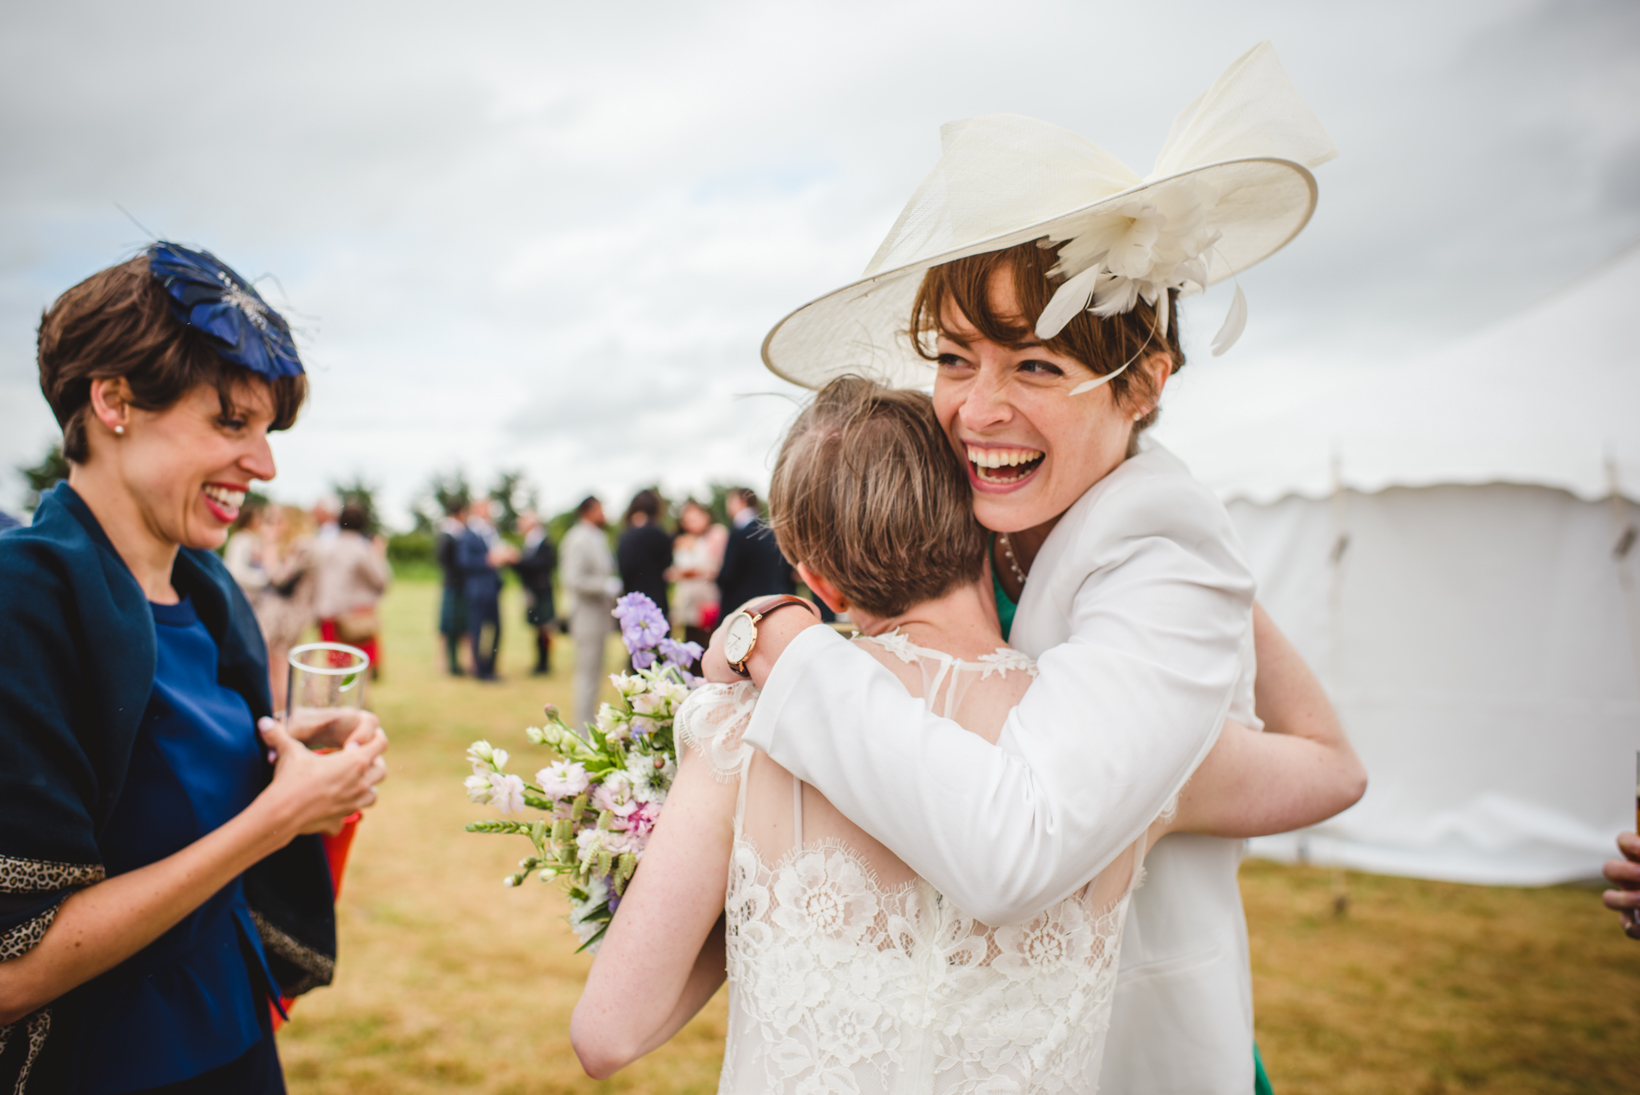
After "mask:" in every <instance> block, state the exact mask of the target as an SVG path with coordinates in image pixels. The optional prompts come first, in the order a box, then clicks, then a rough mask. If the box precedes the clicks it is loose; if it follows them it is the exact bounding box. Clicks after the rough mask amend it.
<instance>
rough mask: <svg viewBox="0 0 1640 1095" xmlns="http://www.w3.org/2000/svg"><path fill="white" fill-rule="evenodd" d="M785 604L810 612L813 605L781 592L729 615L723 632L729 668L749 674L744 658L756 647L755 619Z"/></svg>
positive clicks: (779, 608) (777, 610)
mask: <svg viewBox="0 0 1640 1095" xmlns="http://www.w3.org/2000/svg"><path fill="white" fill-rule="evenodd" d="M787 605H802V606H803V607H804V608H806V609H809V610H810V611H811V612H812V611H813V610H814V606H813V605H811V604H809V602H807V601H805V600H804V599H803V598H801V597H793V596H792V595H791V594H789V593H782V594H781V595H780V596H778V597H770V598H769V599H768V600H767V601H764V602H763V603H762V604H760V605H752V606H749V607H747V608H743V609H741V610H740V611H739V612H736V613H734V614H733V615H732V616H730V617H729V622H728V623H727V624H726V625H725V627H726V628H727V630H725V631H724V633H723V656H724V657H725V658H727V659H729V668H730V669H733V670H734V671H735V672H736V673H739V674H740V675H741V676H742V677H749V676H751V674H750V673H748V672H747V671H746V659H747V658H750V657H751V656H752V651H753V649H755V648H756V647H757V621H759V620H761V619H762V618H763V617H765V616H767V615H768V614H769V613H771V612H779V611H780V610H781V609H783V608H785V607H786V606H787Z"/></svg>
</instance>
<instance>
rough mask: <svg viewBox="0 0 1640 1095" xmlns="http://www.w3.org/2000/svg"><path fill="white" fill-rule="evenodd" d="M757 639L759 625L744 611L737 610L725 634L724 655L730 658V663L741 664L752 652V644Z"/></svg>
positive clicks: (730, 618)
mask: <svg viewBox="0 0 1640 1095" xmlns="http://www.w3.org/2000/svg"><path fill="white" fill-rule="evenodd" d="M756 641H757V625H756V624H754V623H752V618H751V617H750V616H748V615H746V613H744V612H737V613H735V614H734V615H733V616H730V617H729V630H728V632H727V633H726V634H725V635H724V636H723V656H724V657H725V658H728V659H729V664H730V665H739V664H740V663H741V662H743V661H745V660H746V656H747V655H749V654H750V653H751V652H752V644H753V643H754V642H756Z"/></svg>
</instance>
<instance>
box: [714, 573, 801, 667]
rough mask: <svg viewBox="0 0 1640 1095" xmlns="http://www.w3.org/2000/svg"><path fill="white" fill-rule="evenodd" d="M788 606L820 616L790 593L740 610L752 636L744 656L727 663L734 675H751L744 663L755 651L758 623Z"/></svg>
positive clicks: (799, 598)
mask: <svg viewBox="0 0 1640 1095" xmlns="http://www.w3.org/2000/svg"><path fill="white" fill-rule="evenodd" d="M788 605H802V606H803V607H804V608H806V609H808V610H809V611H810V612H813V613H814V615H815V617H816V618H818V617H819V615H820V613H819V611H818V610H816V609H815V607H814V606H813V605H812V604H810V603H809V602H808V601H805V600H804V599H803V598H801V597H796V596H793V595H792V594H790V593H782V594H779V595H778V596H774V597H770V598H769V599H768V600H767V601H764V602H763V603H762V604H756V605H747V606H746V607H745V608H742V609H740V610H739V611H741V612H744V613H746V615H747V616H748V617H749V618H750V619H751V621H752V632H753V634H752V645H751V646H750V647H749V648H748V649H747V651H746V656H745V657H744V658H742V659H741V660H740V661H738V662H730V663H729V668H730V669H733V670H734V671H735V672H736V673H739V674H740V675H741V676H742V677H749V676H751V674H750V673H749V672H747V670H746V662H747V661H748V660H749V659H750V658H751V656H752V651H754V650H756V649H757V633H756V632H757V623H758V621H759V620H762V619H763V618H764V617H766V616H768V614H769V613H771V612H779V611H780V610H781V609H783V608H785V607H787V606H788Z"/></svg>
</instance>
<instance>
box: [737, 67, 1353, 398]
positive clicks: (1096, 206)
mask: <svg viewBox="0 0 1640 1095" xmlns="http://www.w3.org/2000/svg"><path fill="white" fill-rule="evenodd" d="M941 138H942V141H943V144H944V150H943V153H942V155H941V156H940V160H939V162H938V163H937V164H936V165H935V166H934V170H933V171H932V172H931V173H930V174H929V176H928V178H926V179H925V180H924V181H923V183H922V185H921V186H920V187H918V189H917V192H916V193H915V194H914V195H913V196H912V198H911V201H910V202H909V203H908V204H907V205H906V207H905V210H904V211H903V212H901V214H900V217H899V219H898V220H897V221H895V223H894V227H893V228H892V229H890V230H889V234H888V237H887V239H885V240H884V241H883V245H882V246H881V247H880V248H878V251H877V254H876V256H875V257H874V258H873V259H872V260H871V263H870V265H868V266H867V267H866V270H865V276H864V277H863V278H861V280H859V281H856V282H854V283H853V284H850V285H846V286H844V287H843V288H841V289H838V290H836V291H835V292H832V293H828V294H826V295H825V296H823V297H821V298H819V299H818V300H815V301H812V302H811V303H809V304H805V305H804V306H803V307H801V308H799V309H797V310H796V311H795V312H792V313H791V314H790V315H788V316H787V317H786V318H785V319H782V320H781V321H780V322H779V323H777V324H775V326H774V329H773V330H771V331H770V332H769V334H768V337H766V338H765V339H764V340H763V362H764V364H766V365H767V366H768V367H769V369H770V370H771V371H773V372H774V373H775V374H776V375H778V376H781V377H783V378H785V379H786V380H789V381H791V382H792V383H794V384H799V385H802V386H803V387H806V388H820V387H823V386H824V385H825V384H826V383H827V382H828V381H830V380H832V379H834V378H836V377H838V376H843V375H846V374H854V375H857V376H865V377H869V378H871V379H873V380H876V381H879V382H880V383H883V384H887V385H890V386H893V387H902V388H918V387H927V386H928V385H930V384H932V383H933V379H934V369H933V366H932V364H931V363H930V362H928V361H927V360H925V359H924V358H922V357H921V356H919V355H918V354H917V352H916V350H915V348H914V346H913V344H912V341H911V337H910V334H909V331H908V328H909V325H910V319H911V307H912V304H913V303H914V301H915V300H916V296H917V290H918V288H919V287H920V286H921V284H922V279H923V275H924V274H925V273H926V272H927V271H928V270H929V269H930V268H932V267H934V266H938V265H941V264H942V263H947V262H951V261H953V260H955V259H959V258H966V257H968V256H970V255H980V254H985V253H986V252H989V251H1000V250H1004V249H1006V248H1009V247H1014V246H1016V245H1018V244H1021V243H1028V242H1030V241H1032V240H1040V239H1044V238H1046V239H1050V240H1053V241H1056V242H1057V241H1062V240H1071V241H1072V243H1071V244H1068V245H1067V247H1066V248H1065V249H1064V250H1063V251H1062V256H1063V255H1065V254H1069V253H1071V250H1072V248H1074V247H1075V246H1076V242H1075V241H1077V240H1078V239H1079V238H1081V237H1086V238H1089V239H1092V238H1095V237H1098V238H1106V237H1110V236H1112V234H1113V233H1114V234H1115V236H1116V237H1117V238H1119V239H1120V240H1121V241H1122V244H1123V246H1125V247H1126V250H1124V251H1123V254H1122V256H1121V257H1120V258H1118V259H1116V260H1114V262H1113V261H1112V260H1109V259H1107V260H1105V261H1106V266H1107V268H1108V267H1109V266H1110V265H1116V266H1119V267H1122V268H1123V269H1125V270H1127V271H1128V272H1129V273H1133V274H1135V275H1137V274H1139V273H1140V270H1139V267H1142V266H1143V264H1144V263H1146V262H1151V266H1150V267H1148V268H1147V269H1148V270H1149V272H1150V273H1151V274H1152V275H1153V276H1152V277H1151V279H1150V280H1148V281H1147V280H1144V278H1143V277H1139V276H1136V277H1135V278H1134V280H1136V281H1138V282H1139V283H1140V284H1142V285H1144V286H1147V287H1148V288H1149V290H1151V291H1150V292H1147V293H1146V294H1145V299H1147V300H1148V299H1151V297H1152V295H1153V292H1154V291H1155V290H1156V289H1157V288H1162V289H1165V288H1169V287H1171V288H1179V289H1181V290H1182V291H1184V292H1187V293H1188V292H1194V291H1200V290H1201V289H1203V288H1205V287H1206V286H1208V285H1212V284H1214V283H1215V282H1218V281H1222V280H1223V279H1225V278H1227V277H1230V276H1232V275H1233V274H1236V273H1238V272H1240V271H1242V270H1245V269H1247V268H1248V267H1249V266H1252V265H1253V264H1254V263H1257V262H1259V261H1261V260H1263V259H1265V258H1268V257H1269V256H1270V255H1273V254H1275V253H1276V252H1277V251H1279V250H1281V248H1282V247H1284V246H1286V244H1287V243H1288V241H1290V240H1291V239H1292V238H1293V237H1294V236H1296V235H1298V233H1299V232H1300V231H1301V230H1302V229H1303V228H1304V226H1305V225H1306V224H1308V223H1309V220H1310V216H1311V214H1312V213H1313V212H1314V211H1315V204H1316V185H1315V176H1314V175H1312V174H1310V168H1312V167H1315V166H1318V165H1319V164H1322V163H1325V162H1326V161H1327V160H1330V159H1332V158H1333V157H1334V156H1336V155H1337V154H1338V152H1337V149H1336V148H1334V147H1333V144H1332V141H1331V140H1329V139H1328V137H1327V134H1326V132H1325V131H1324V130H1323V129H1322V128H1321V124H1320V122H1318V121H1317V120H1316V118H1315V116H1314V115H1313V114H1312V113H1310V110H1309V108H1308V107H1307V106H1305V105H1304V101H1303V100H1302V99H1300V98H1299V96H1298V92H1297V91H1296V90H1294V88H1293V86H1292V84H1291V83H1290V82H1289V81H1288V79H1287V76H1286V73H1285V72H1284V71H1283V70H1282V68H1281V63H1280V61H1278V60H1277V59H1276V55H1275V50H1274V49H1272V48H1271V46H1270V44H1269V43H1268V42H1261V43H1260V44H1259V45H1257V46H1255V47H1253V49H1251V50H1249V51H1248V52H1247V53H1246V54H1244V55H1243V56H1242V57H1241V58H1239V59H1238V60H1237V61H1236V62H1235V63H1234V64H1232V65H1231V66H1230V67H1229V68H1228V69H1227V70H1225V72H1224V73H1223V74H1222V75H1221V76H1220V77H1219V78H1218V80H1216V81H1215V82H1214V84H1213V86H1212V87H1211V88H1209V89H1208V90H1207V91H1206V92H1205V93H1204V94H1202V95H1201V96H1199V97H1198V98H1197V99H1196V100H1195V101H1194V102H1192V103H1191V104H1190V105H1189V106H1187V107H1185V108H1184V110H1182V111H1181V112H1180V113H1179V115H1178V117H1176V118H1175V119H1174V121H1173V128H1172V130H1171V132H1170V133H1169V134H1168V139H1167V142H1166V144H1165V145H1164V146H1163V148H1162V152H1161V155H1159V156H1158V157H1157V159H1156V167H1155V170H1154V171H1152V172H1151V174H1150V175H1149V176H1148V177H1144V178H1141V177H1140V176H1139V175H1137V174H1136V173H1134V172H1133V171H1132V170H1130V169H1129V168H1128V167H1126V166H1125V165H1124V164H1122V163H1121V162H1120V161H1119V160H1117V159H1116V158H1115V157H1114V156H1112V155H1111V154H1110V153H1108V152H1106V151H1104V150H1103V149H1101V148H1099V147H1098V146H1097V145H1095V144H1093V143H1092V142H1090V141H1088V140H1086V139H1085V138H1082V137H1080V136H1077V135H1076V134H1074V133H1071V132H1069V131H1068V130H1065V129H1061V128H1059V127H1058V126H1054V125H1049V124H1048V123H1046V122H1040V121H1037V120H1035V119H1033V118H1025V117H1021V116H1019V115H1013V114H989V115H984V116H982V117H978V118H971V119H968V120H966V121H962V122H953V123H950V124H947V125H946V126H944V127H942V129H941ZM1146 218H1149V221H1148V226H1149V227H1151V228H1154V227H1155V225H1157V224H1160V225H1161V229H1160V233H1159V236H1158V235H1156V233H1154V232H1152V233H1151V236H1155V238H1151V236H1146V235H1145V230H1146V227H1147V225H1146V224H1143V223H1139V222H1140V221H1144V220H1145V219H1146ZM1134 224H1138V229H1137V231H1136V232H1131V233H1129V234H1128V235H1126V236H1123V233H1124V232H1128V231H1129V228H1130V227H1131V226H1132V225H1134ZM1147 240H1149V242H1148V243H1147V242H1146V241H1147ZM1204 241H1205V245H1204ZM1147 247H1148V248H1149V250H1148V251H1147V250H1146V248H1147ZM1192 252H1193V253H1192ZM1113 253H1114V252H1113ZM1136 263H1137V264H1138V266H1136V265H1135V264H1136ZM1186 269H1189V270H1193V271H1194V272H1193V273H1186V274H1178V273H1177V271H1179V270H1186ZM1079 272H1080V271H1079V270H1077V269H1068V270H1066V271H1065V273H1066V274H1067V275H1074V274H1076V273H1079ZM1107 276H1109V277H1112V278H1113V277H1114V275H1105V274H1101V275H1098V277H1100V278H1101V279H1103V278H1105V277H1107Z"/></svg>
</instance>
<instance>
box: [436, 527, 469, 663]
mask: <svg viewBox="0 0 1640 1095" xmlns="http://www.w3.org/2000/svg"><path fill="white" fill-rule="evenodd" d="M467 508H468V507H467V503H466V502H465V501H463V500H460V499H455V498H452V499H451V500H450V501H448V502H446V503H445V504H444V523H443V524H441V525H439V529H438V534H437V535H436V536H434V537H433V558H434V559H435V560H436V561H437V562H438V568H439V571H440V572H441V573H442V574H443V575H444V595H443V597H442V598H441V599H440V601H439V609H438V633H439V634H440V635H442V636H444V657H445V664H446V667H447V669H448V671H449V674H450V676H452V677H459V676H461V675H462V672H461V641H462V639H464V638H465V637H466V635H467V595H466V593H465V591H464V589H463V586H464V584H465V582H466V579H465V577H464V576H463V575H462V573H461V567H460V565H458V564H457V562H456V541H457V540H459V539H460V538H461V535H462V534H463V533H464V532H466V531H467Z"/></svg>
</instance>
